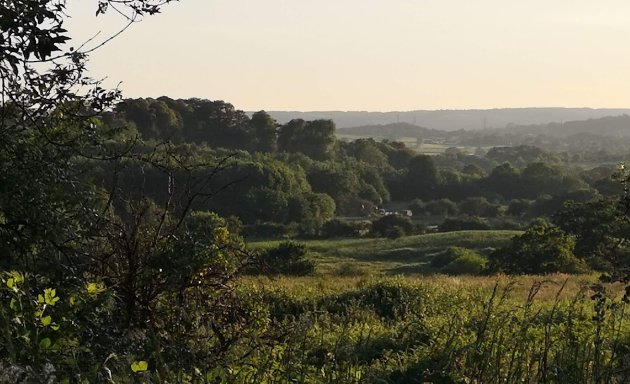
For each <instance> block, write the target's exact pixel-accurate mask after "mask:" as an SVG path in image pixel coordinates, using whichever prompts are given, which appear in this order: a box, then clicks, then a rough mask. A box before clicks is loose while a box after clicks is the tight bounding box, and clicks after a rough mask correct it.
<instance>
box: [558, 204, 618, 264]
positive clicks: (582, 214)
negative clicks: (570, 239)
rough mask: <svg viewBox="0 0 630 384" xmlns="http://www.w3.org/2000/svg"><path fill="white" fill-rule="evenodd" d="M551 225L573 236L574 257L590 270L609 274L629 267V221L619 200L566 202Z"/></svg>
mask: <svg viewBox="0 0 630 384" xmlns="http://www.w3.org/2000/svg"><path fill="white" fill-rule="evenodd" d="M553 222H554V223H555V224H556V225H558V227H560V228H562V229H563V230H564V231H565V232H566V233H568V234H571V235H573V236H575V239H576V245H575V254H576V255H577V256H579V257H580V258H582V259H584V260H586V261H587V262H588V263H589V264H590V266H591V267H592V268H595V269H597V270H603V271H607V272H611V271H613V270H621V269H624V268H628V267H629V266H630V257H629V255H628V246H629V242H630V239H629V238H628V236H629V235H628V234H629V231H630V220H629V219H628V217H627V216H626V215H623V214H622V212H621V211H620V201H619V200H618V199H599V200H594V201H589V202H582V203H579V202H574V201H569V202H567V203H565V204H564V206H563V207H562V209H560V210H559V211H558V212H556V213H555V214H554V215H553Z"/></svg>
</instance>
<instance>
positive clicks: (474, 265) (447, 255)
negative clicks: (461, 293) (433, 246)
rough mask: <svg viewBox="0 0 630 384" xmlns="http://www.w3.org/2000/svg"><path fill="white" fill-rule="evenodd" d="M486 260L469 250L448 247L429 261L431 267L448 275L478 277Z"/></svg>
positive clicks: (485, 264)
mask: <svg viewBox="0 0 630 384" xmlns="http://www.w3.org/2000/svg"><path fill="white" fill-rule="evenodd" d="M487 264H488V260H487V259H486V258H485V257H483V256H481V255H480V254H478V253H477V252H475V251H472V250H470V249H466V248H461V247H450V248H448V249H447V250H446V251H444V252H441V253H439V254H437V255H435V257H434V258H433V260H431V267H432V268H435V269H436V270H438V271H439V272H442V273H446V274H449V275H478V274H480V273H481V272H483V271H484V270H485V268H486V266H487Z"/></svg>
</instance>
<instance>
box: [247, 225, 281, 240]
mask: <svg viewBox="0 0 630 384" xmlns="http://www.w3.org/2000/svg"><path fill="white" fill-rule="evenodd" d="M288 233H289V231H288V228H287V226H286V225H284V224H278V223H260V224H252V225H247V226H246V227H245V229H244V236H245V237H249V238H279V237H283V236H286V235H287V234H288Z"/></svg>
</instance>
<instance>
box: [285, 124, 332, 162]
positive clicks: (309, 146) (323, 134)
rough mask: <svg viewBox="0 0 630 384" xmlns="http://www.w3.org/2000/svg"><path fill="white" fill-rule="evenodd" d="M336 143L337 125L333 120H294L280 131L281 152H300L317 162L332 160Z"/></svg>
mask: <svg viewBox="0 0 630 384" xmlns="http://www.w3.org/2000/svg"><path fill="white" fill-rule="evenodd" d="M336 141H337V139H336V137H335V123H333V121H332V120H314V121H304V120H302V119H294V120H291V121H289V122H288V123H286V124H284V125H283V126H281V127H280V128H279V131H278V149H279V150H281V151H286V152H300V153H303V154H305V155H307V156H309V157H310V158H312V159H315V160H328V159H330V158H332V156H333V154H334V152H333V150H334V148H335V144H336Z"/></svg>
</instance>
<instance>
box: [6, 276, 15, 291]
mask: <svg viewBox="0 0 630 384" xmlns="http://www.w3.org/2000/svg"><path fill="white" fill-rule="evenodd" d="M14 282H15V280H13V279H12V278H11V279H9V280H7V287H9V288H11V289H12V288H13V283H14Z"/></svg>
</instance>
